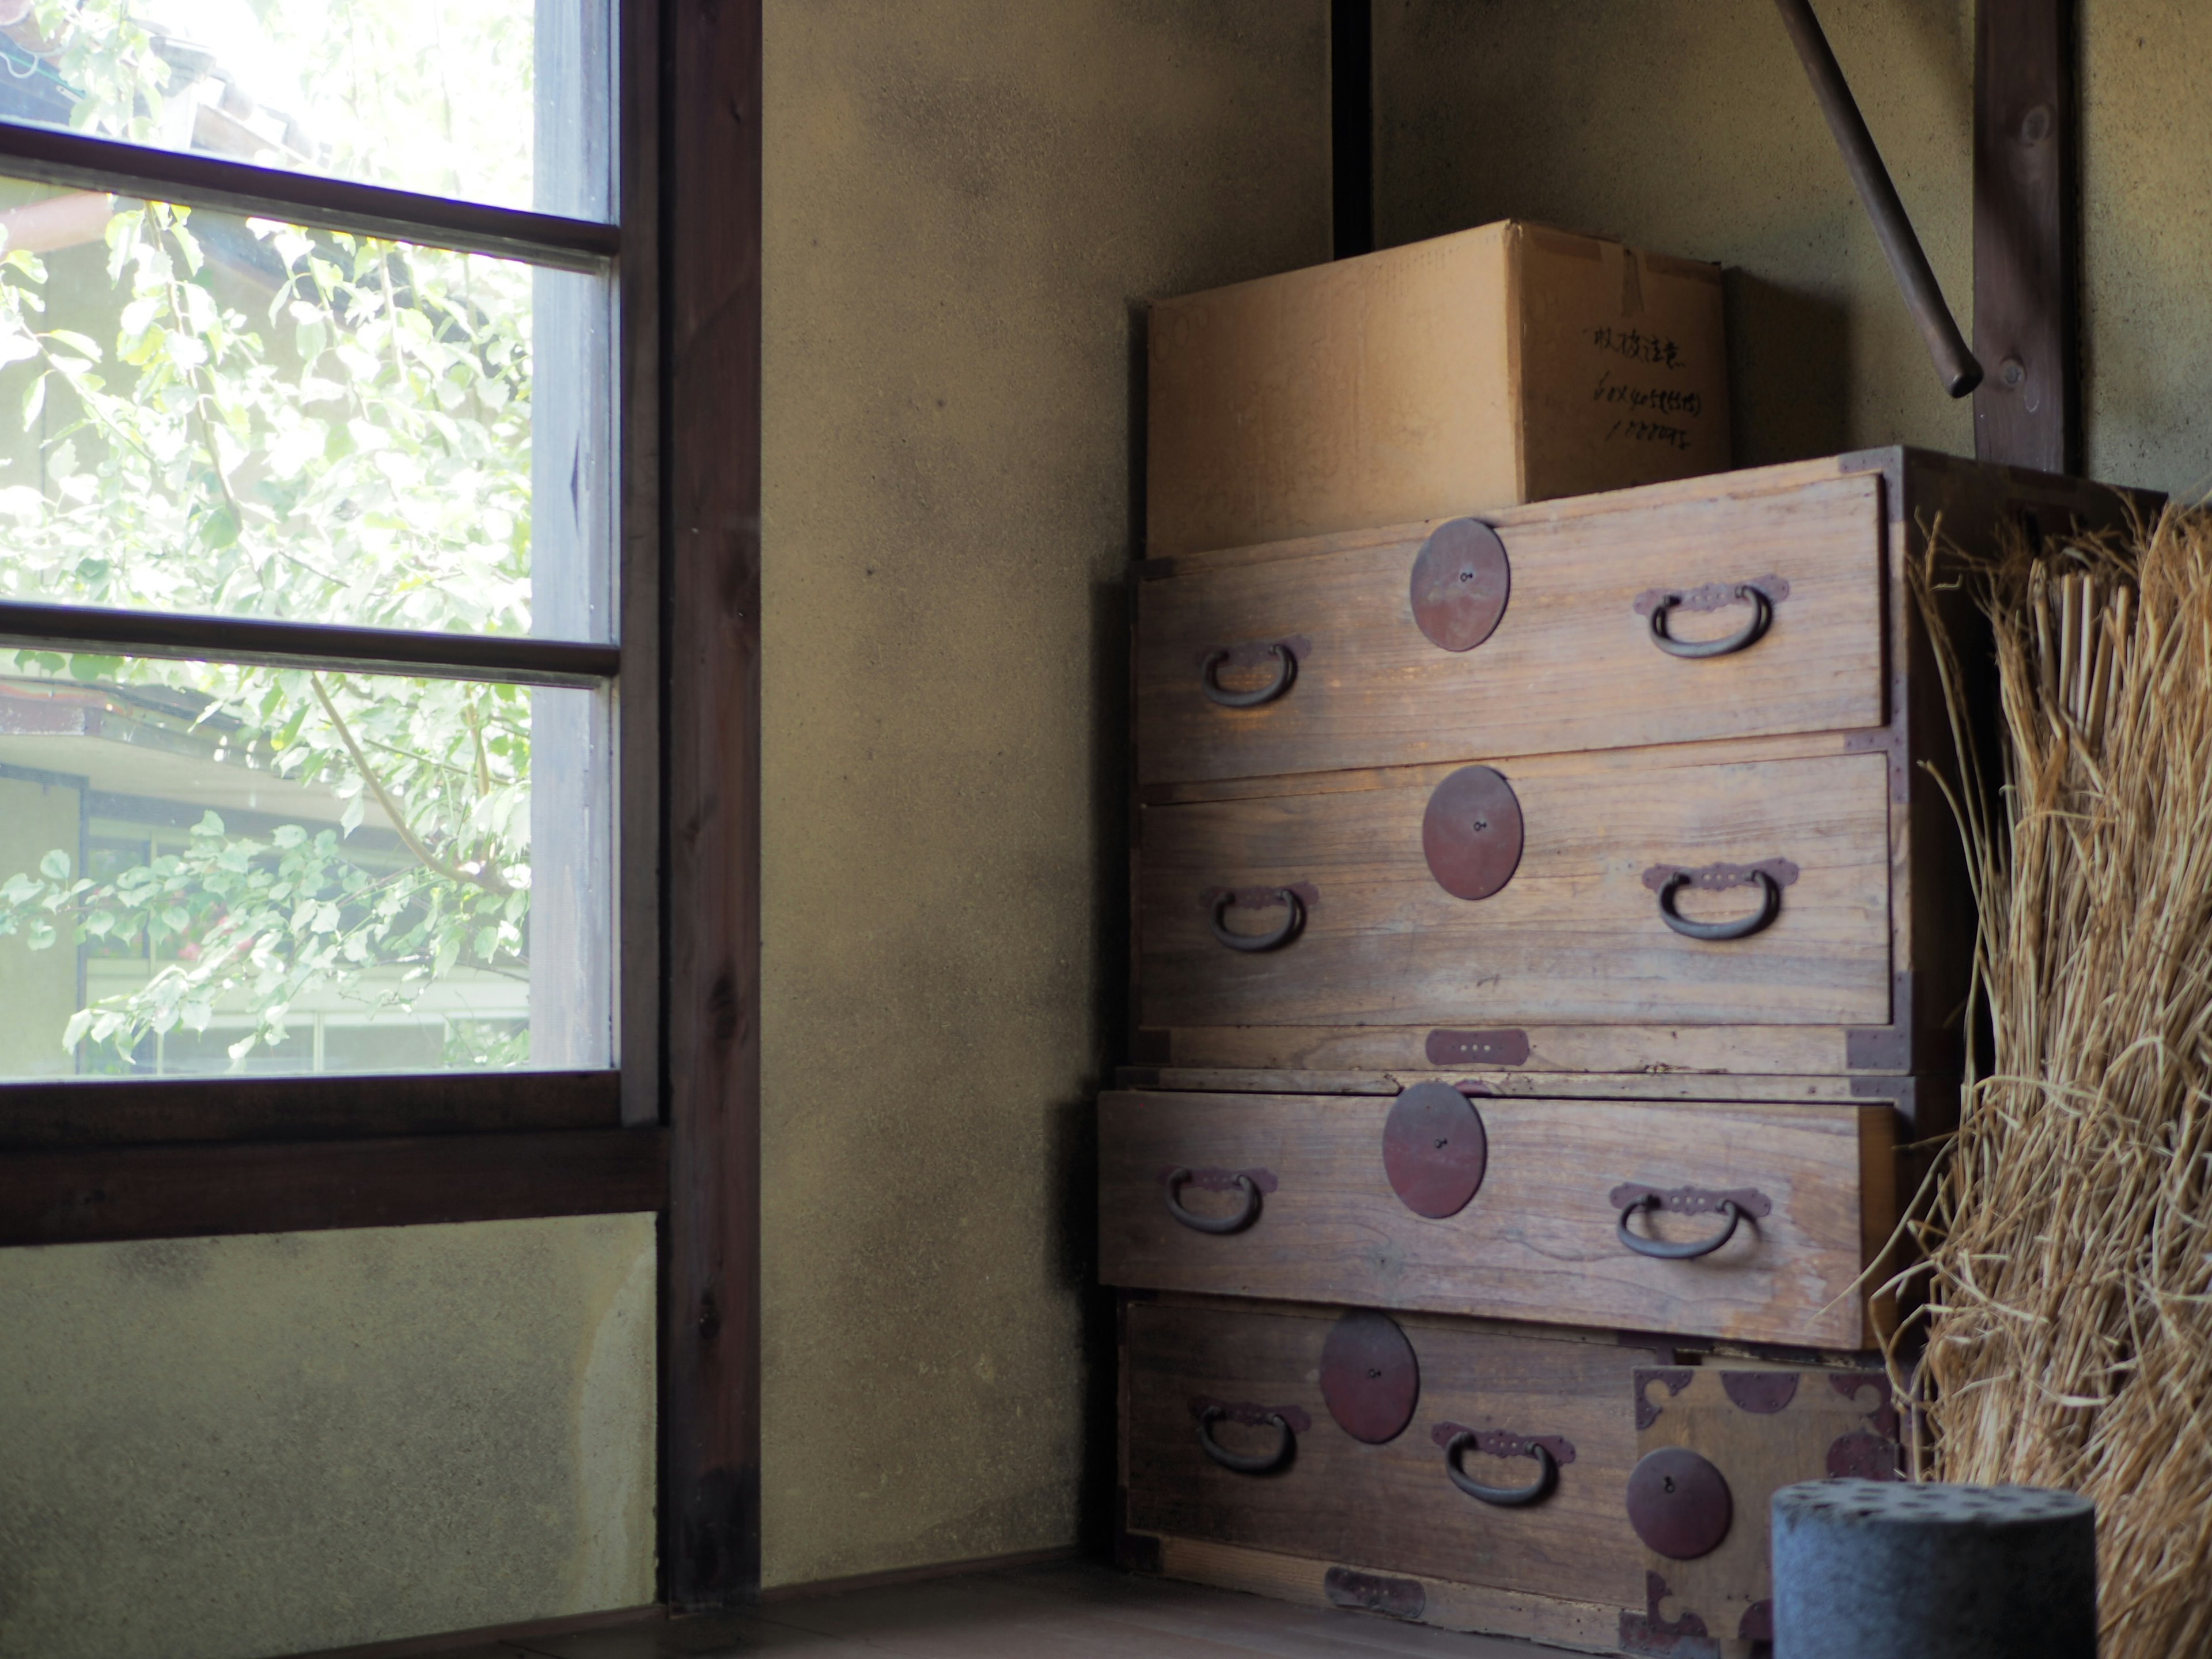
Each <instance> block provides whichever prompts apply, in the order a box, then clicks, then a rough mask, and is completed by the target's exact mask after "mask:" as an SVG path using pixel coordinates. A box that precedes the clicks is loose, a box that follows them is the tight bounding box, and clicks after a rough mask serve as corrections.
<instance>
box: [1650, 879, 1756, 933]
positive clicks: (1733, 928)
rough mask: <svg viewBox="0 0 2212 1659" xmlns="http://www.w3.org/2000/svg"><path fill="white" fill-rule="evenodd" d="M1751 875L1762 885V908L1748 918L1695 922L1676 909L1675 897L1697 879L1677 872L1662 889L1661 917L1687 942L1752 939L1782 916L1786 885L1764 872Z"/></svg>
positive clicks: (1660, 890)
mask: <svg viewBox="0 0 2212 1659" xmlns="http://www.w3.org/2000/svg"><path fill="white" fill-rule="evenodd" d="M1750 874H1751V878H1752V879H1753V881H1755V882H1757V883H1758V884H1759V908H1758V909H1756V910H1754V911H1753V913H1752V914H1751V915H1747V916H1739V917H1737V918H1736V919H1735V921H1691V920H1690V919H1689V918H1688V917H1687V916H1686V915H1683V914H1682V913H1681V912H1680V911H1679V910H1677V909H1676V908H1674V895H1675V894H1677V893H1679V892H1680V891H1681V890H1683V889H1684V888H1685V887H1687V886H1688V885H1689V884H1691V882H1692V880H1694V879H1695V878H1694V877H1692V875H1691V874H1690V873H1689V872H1687V871H1686V870H1677V871H1676V872H1674V874H1673V875H1671V876H1669V877H1668V878H1667V880H1666V882H1665V884H1663V885H1662V887H1661V888H1660V889H1659V914H1660V915H1662V916H1663V917H1665V918H1666V921H1667V925H1668V927H1671V928H1673V929H1674V931H1675V932H1676V933H1680V934H1681V935H1682V937H1683V938H1685V939H1749V938H1750V937H1751V936H1752V935H1753V933H1759V932H1761V931H1763V930H1765V928H1768V927H1772V926H1773V925H1774V919H1775V918H1776V917H1777V916H1778V915H1781V914H1782V884H1780V883H1779V882H1778V881H1776V880H1775V879H1774V878H1773V877H1772V876H1771V875H1769V874H1767V872H1765V871H1764V870H1753V871H1752V872H1750Z"/></svg>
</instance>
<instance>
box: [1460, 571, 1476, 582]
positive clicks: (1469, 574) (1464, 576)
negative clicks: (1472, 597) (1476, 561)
mask: <svg viewBox="0 0 2212 1659" xmlns="http://www.w3.org/2000/svg"><path fill="white" fill-rule="evenodd" d="M1459 579H1460V580H1462V581H1463V582H1471V581H1473V580H1474V570H1473V569H1472V568H1469V569H1465V570H1462V571H1461V572H1460V573H1459Z"/></svg>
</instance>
